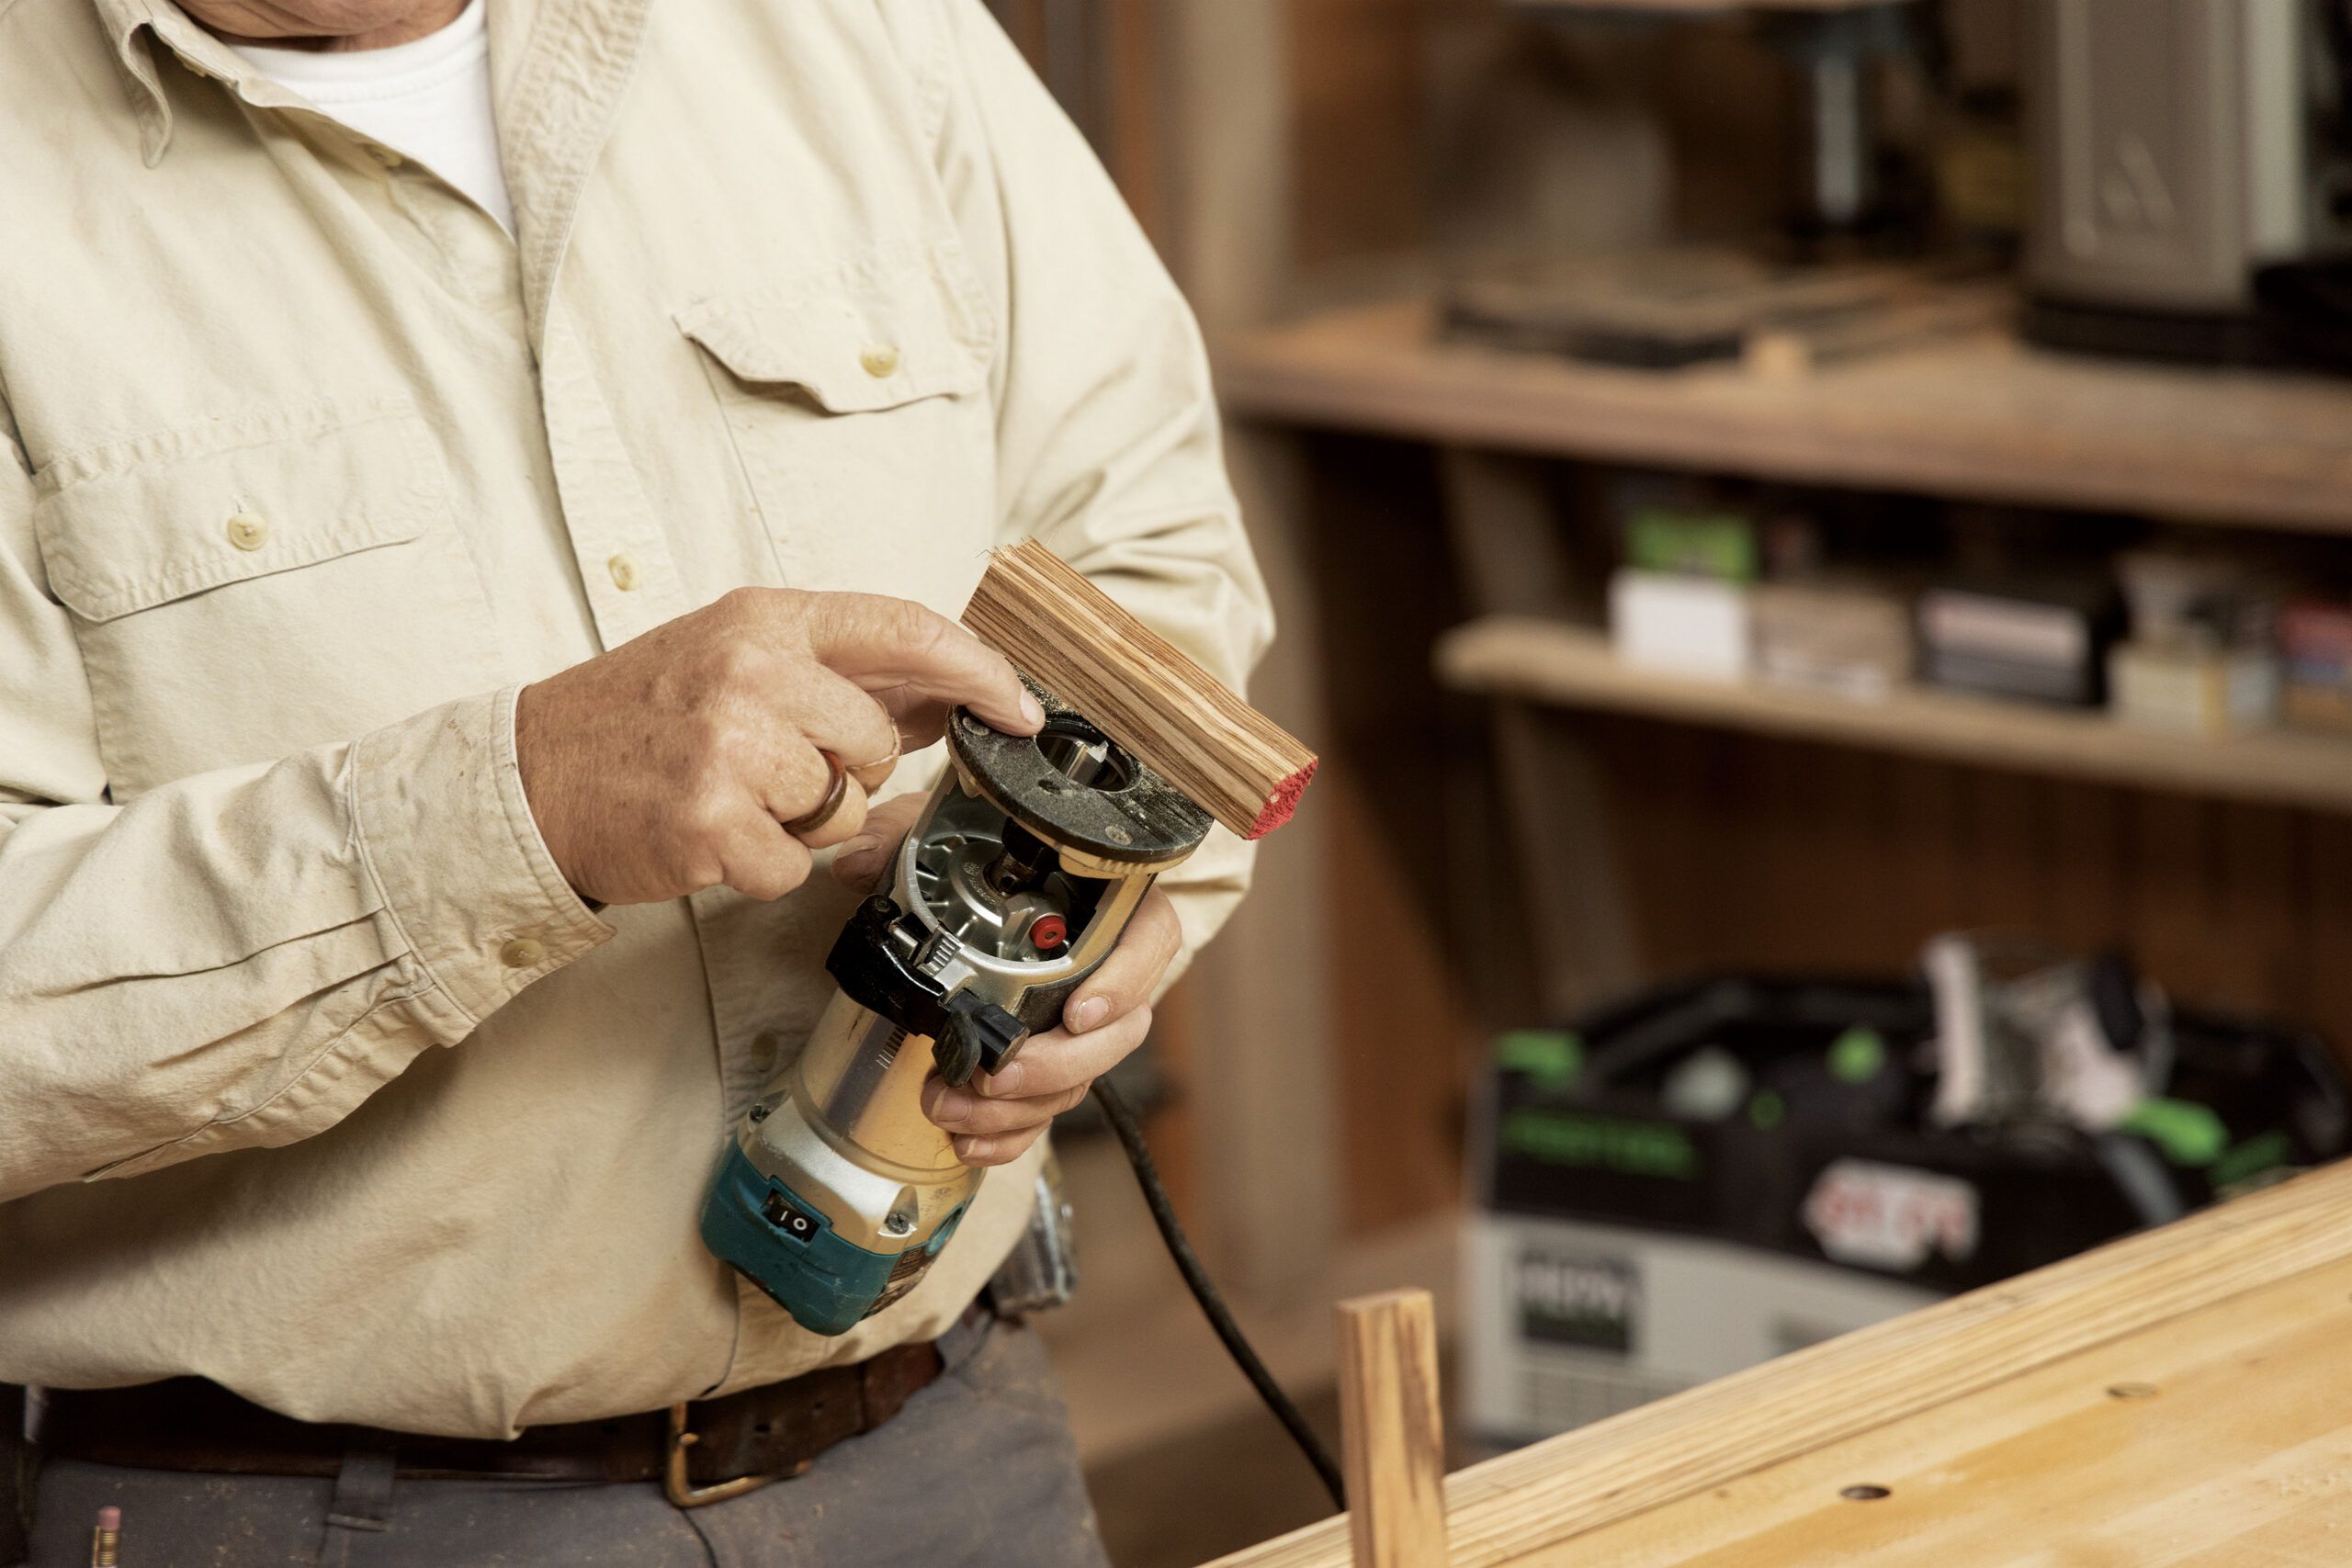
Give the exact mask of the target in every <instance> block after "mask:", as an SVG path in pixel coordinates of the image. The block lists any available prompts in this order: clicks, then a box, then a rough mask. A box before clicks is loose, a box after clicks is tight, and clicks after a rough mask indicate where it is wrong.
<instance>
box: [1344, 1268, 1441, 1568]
mask: <svg viewBox="0 0 2352 1568" xmlns="http://www.w3.org/2000/svg"><path fill="white" fill-rule="evenodd" d="M1339 1319H1340V1325H1339V1326H1340V1427H1341V1434H1340V1436H1341V1445H1342V1446H1341V1460H1340V1462H1341V1465H1342V1467H1343V1468H1344V1469H1345V1471H1346V1472H1347V1483H1348V1516H1347V1517H1348V1531H1349V1539H1350V1540H1351V1544H1352V1548H1353V1551H1354V1563H1355V1568H1442V1565H1443V1564H1444V1562H1445V1561H1446V1549H1445V1489H1444V1483H1445V1431H1444V1425H1443V1421H1442V1417H1441V1416H1440V1415H1439V1410H1438V1388H1437V1383H1438V1373H1437V1312H1436V1309H1435V1307H1434V1305H1433V1304H1432V1303H1431V1301H1430V1293H1429V1292H1427V1291H1421V1290H1403V1291H1388V1292H1383V1293H1381V1294H1379V1295H1376V1296H1359V1297H1357V1298H1356V1299H1355V1300H1353V1301H1347V1302H1341V1303H1340V1308H1339Z"/></svg>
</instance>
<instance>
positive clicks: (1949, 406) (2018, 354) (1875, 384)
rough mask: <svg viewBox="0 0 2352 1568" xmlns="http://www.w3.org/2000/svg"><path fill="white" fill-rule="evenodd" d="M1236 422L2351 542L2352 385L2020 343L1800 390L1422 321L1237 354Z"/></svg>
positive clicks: (1953, 350)
mask: <svg viewBox="0 0 2352 1568" xmlns="http://www.w3.org/2000/svg"><path fill="white" fill-rule="evenodd" d="M1216 368H1217V384H1218V389H1219V391H1220V393H1221V395H1222V397H1223V399H1224V402H1225V406H1226V409H1227V412H1229V413H1231V414H1233V415H1236V416H1238V417H1244V418H1255V419H1261V420H1271V421H1280V422H1283V423H1293V424H1303V425H1310V426H1321V427H1326V428H1332V429H1341V430H1352V431H1360V432H1366V433H1371V434H1383V435H1389V436H1395V437H1398V438H1401V439H1408V440H1419V441H1430V442H1437V443H1441V444H1443V445H1448V446H1465V447H1474V448H1487V449H1492V450H1502V451H1518V452H1528V453H1535V454H1542V455H1545V456H1551V457H1576V458H1582V459H1586V460H1590V461H1600V462H1613V463H1627V464H1634V465H1643V466H1653V467H1658V468H1683V469H1694V470H1699V471H1703V472H1716V473H1727V474H1740V475H1748V476H1754V477H1758V478H1765V479H1782V480H1788V481H1792V482H1796V483H1802V484H1810V485H1819V484H1830V485H1842V486H1850V487H1858V488H1871V489H1883V490H1895V491H1913V492H1917V493H1924V494H1932V495H1942V496H1948V497H1957V498H1962V499H1968V500H1977V501H1991V502H2007V503H2011V504H2021V505H2034V506H2051V507H2075V508H2085V509H2092V510H2099V511H2113V512H2128V513H2145V514H2148V515H2151V516H2159V517H2167V518H2177V519H2183V520H2187V521H2190V522H2199V523H2210V524H2224V525H2227V524H2235V525H2261V526H2268V527H2276V528H2283V529H2293V530H2299V531H2310V532H2317V533H2331V534H2335V533H2347V532H2352V382H2345V381H2340V380H2331V379H2326V378H2320V377H2316V376H2305V375H2294V374H2286V373H2281V372H2275V371H2252V370H2204V369H2189V368H2177V367H2165V366H2154V365H2144V364H2133V363H2125V362H2121V361H2109V360H2103V359H2097V358H2091V357H2086V356H2082V355H2064V354H2056V353H2051V352H2046V351H2042V350H2038V349H2034V348H2031V347H2029V346H2027V345H2025V344H2020V343H2019V342H2018V340H2017V339H2016V337H2015V336H2014V334H2013V333H2010V332H2008V331H2007V329H2006V328H2005V327H1996V328H1977V329H1973V330H1970V331H1966V332H1962V333H1952V334H1951V335H1945V336H1932V337H1928V338H1926V339H1923V340H1921V341H1918V342H1915V343H1911V344H1905V345H1902V346H1896V347H1888V348H1885V349H1883V350H1881V351H1878V352H1874V353H1871V354H1868V355H1860V356H1858V357H1855V358H1851V359H1848V360H1844V361H1837V362H1832V363H1830V364H1827V365H1825V366H1822V367H1818V368H1815V369H1814V370H1812V371H1810V372H1807V373H1804V374H1798V375H1792V376H1766V375H1758V374H1756V373H1753V372H1751V371H1749V370H1747V369H1746V368H1744V367H1741V366H1739V365H1736V364H1726V365H1722V366H1711V367H1694V368H1690V369H1684V370H1679V371H1668V372H1659V371H1653V370H1630V369H1619V368H1614V367H1606V366H1597V365H1587V364H1579V363H1577V362H1574V361H1571V360H1567V359H1565V358H1558V357H1553V356H1548V355H1532V354H1525V353H1519V352H1513V351H1510V350H1506V349H1498V348H1491V347H1483V346H1479V345H1476V344H1465V343H1456V342H1450V341H1447V340H1445V339H1444V338H1443V337H1442V336H1441V334H1440V333H1439V332H1438V329H1437V314H1436V310H1435V309H1434V307H1433V306H1432V305H1431V304H1430V302H1429V301H1427V300H1426V299H1392V300H1388V301H1385V302H1382V303H1378V304H1373V305H1366V306H1356V307H1351V308H1349V309H1345V310H1329V311H1325V312H1321V313H1317V314H1315V315H1312V316H1309V317H1306V318H1305V319H1303V320H1300V321H1293V322H1289V323H1285V324H1282V325H1277V326H1272V327H1266V328H1260V329H1256V330H1253V331H1249V332H1242V333H1235V334H1232V335H1230V336H1228V337H1227V338H1225V339H1223V340H1222V341H1221V342H1220V343H1219V344H1218V345H1217V351H1216Z"/></svg>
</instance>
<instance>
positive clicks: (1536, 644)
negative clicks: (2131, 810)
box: [1437, 616, 2352, 811]
mask: <svg viewBox="0 0 2352 1568" xmlns="http://www.w3.org/2000/svg"><path fill="white" fill-rule="evenodd" d="M1437 658H1438V665H1439V669H1440V671H1441V672H1442V674H1443V675H1444V676H1445V678H1446V680H1447V681H1448V682H1449V683H1450V684H1453V685H1454V686H1456V687H1459V688H1460V689H1462V690H1464V691H1471V692H1481V693H1487V694H1492V695H1497V696H1507V697H1516V698H1521V699H1524V700H1531V701H1544V702H1553V703H1558V704H1562V705H1567V706H1572V707H1592V708H1602V709H1608V710H1611V711H1616V712H1623V713H1636V714H1646V715H1650V716H1657V717H1662V718H1670V719H1679V720H1681V721H1684V722H1688V723H1698V724H1713V725H1722V726H1726V727H1728V728H1735V729H1747V730H1754V731H1757V732H1759V733H1762V734H1767V735H1783V736H1793V737H1798V738H1802V739H1817V740H1831V741H1837V742H1839V743H1841V744H1845V745H1849V746H1864V747H1875V748H1879V749H1882V750H1893V751H1902V752H1908V753H1910V754H1912V755H1915V756H1923V757H1939V758H1945V759H1949V760H1951V761H1964V762H1971V763H1974V764H1976V765H1978V766H1980V767H2011V768H2018V769H2022V770H2025V771H2027V772H2031V773H2051V774H2055V775H2058V776H2060V777H2070V778H2086V779H2098V780H2104V781H2106V782H2109V783H2113V784H2138V785H2141V786H2143V787H2145V788H2153V789H2169V790H2178V791H2183V792H2186V793H2188V794H2191V795H2212V796H2218V797H2222V798H2225V799H2238V800H2256V801H2268V802H2274V803H2278V804H2285V805H2302V806H2313V807H2324V808H2325V809H2328V810H2334V811H2343V810H2347V809H2352V744H2347V743H2346V741H2345V740H2343V739H2341V738H2339V737H2335V736H2329V735H2318V734H2309V733H2304V732H2301V731H2297V730H2287V729H2280V730H2272V731H2267V732H2264V733H2259V734H2251V735H2243V736H2233V737H2230V738H2227V739H2211V740H2208V739H2198V738H2195V737H2190V736H2175V735H2165V734H2159V733H2156V732H2154V731H2150V730H2142V729H2133V728H2127V727H2126V726H2123V725H2120V724H2118V723H2116V722H2115V721H2114V720H2112V719H2110V718H2109V717H2107V716H2105V715H2104V714H2099V713H2093V712H2086V711H2074V710H2065V709H2056V708H2038V707H2033V706H2030V705H2026V704H2022V703H2002V702H1996V701H1991V700H1987V699H1984V698H1978V697H1970V696H1965V695H1962V694H1955V693H1947V692H1939V691H1934V690H1932V689H1928V688H1913V689H1907V690H1905V691H1902V692H1899V693H1897V694H1894V695H1893V696H1890V697H1888V698H1887V699H1886V700H1884V701H1883V702H1875V703H1865V702H1856V701H1849V700H1848V699H1845V698H1840V697H1836V696H1829V695H1825V694H1818V693H1813V692H1806V691H1802V690H1797V689H1794V688H1790V687H1782V686H1774V685H1769V684H1766V683H1764V682H1755V681H1744V682H1727V681H1711V680H1703V679H1694V678H1692V677H1690V676H1684V675H1676V674H1668V673H1662V672H1658V671H1648V670H1642V669H1637V668H1635V667H1634V666H1631V665H1628V664H1626V663H1624V662H1623V661H1622V660H1619V659H1618V658H1617V657H1616V655H1615V654H1614V653H1613V652H1612V651H1611V649H1610V647H1609V643H1608V640H1607V638H1605V637H1602V636H1601V635H1600V634H1599V633H1597V632H1592V631H1588V630H1585V629H1583V628H1580V627H1577V626H1567V625H1565V624H1559V623H1554V622H1548V621H1542V620H1535V619H1526V618H1519V617H1511V616H1494V617H1490V618H1487V619H1485V620H1481V621H1476V622H1473V623H1471V624H1470V625H1468V626H1462V627H1459V628H1457V629H1456V630H1454V631H1453V632H1450V633H1448V634H1447V635H1446V636H1445V637H1443V638H1442V640H1441V641H1440V643H1439V646H1438V650H1437Z"/></svg>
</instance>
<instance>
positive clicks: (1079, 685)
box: [964, 539, 1316, 839]
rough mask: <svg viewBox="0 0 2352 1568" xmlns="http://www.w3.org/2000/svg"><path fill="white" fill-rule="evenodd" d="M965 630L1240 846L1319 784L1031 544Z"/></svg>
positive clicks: (1228, 697)
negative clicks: (1224, 829)
mask: <svg viewBox="0 0 2352 1568" xmlns="http://www.w3.org/2000/svg"><path fill="white" fill-rule="evenodd" d="M964 624H965V625H966V626H969V627H971V629H972V631H973V633H974V634H975V635H976V636H978V637H979V639H980V640H981V641H982V642H985V643H987V644H988V645H989V647H991V648H993V649H996V650H997V651H998V652H1000V653H1001V654H1003V655H1004V656H1005V657H1006V658H1007V659H1010V660H1012V662H1013V664H1014V666H1015V667H1016V668H1018V669H1020V670H1023V671H1026V672H1027V673H1029V674H1031V675H1034V676H1035V677H1036V678H1037V679H1038V680H1039V681H1042V682H1045V684H1046V689H1047V690H1049V691H1051V692H1052V693H1053V694H1054V695H1056V696H1057V697H1059V698H1060V699H1061V700H1062V701H1064V702H1066V703H1068V704H1069V705H1071V706H1072V707H1074V708H1076V709H1077V710H1078V711H1079V712H1080V713H1082V714H1084V715H1085V716H1087V718H1088V719H1089V720H1091V722H1092V723H1093V724H1094V725H1095V726H1096V727H1097V728H1100V729H1101V730H1102V731H1103V734H1105V735H1108V736H1109V737H1110V738H1111V739H1114V740H1115V741H1117V742H1118V743H1119V744H1120V745H1122V746H1124V747H1125V748H1126V749H1127V750H1130V751H1132V752H1134V753H1135V754H1136V756H1137V757H1139V758H1141V759H1142V760H1143V761H1144V762H1145V763H1146V764H1147V765H1148V766H1149V767H1150V768H1151V769H1152V770H1153V771H1155V772H1156V773H1159V775H1160V776H1161V777H1163V778H1165V779H1167V780H1168V782H1169V783H1170V784H1174V785H1175V786H1176V787H1177V788H1178V789H1180V790H1182V791H1183V792H1184V794H1185V795H1187V796H1189V797H1190V798H1191V799H1192V801H1193V804H1194V805H1196V806H1198V807H1201V809H1203V810H1204V811H1206V812H1207V813H1208V814H1209V815H1210V816H1212V817H1214V818H1216V819H1217V820H1218V821H1219V822H1222V823H1223V824H1225V826H1227V828H1230V829H1233V831H1235V832H1236V833H1238V834H1240V835H1241V836H1242V837H1243V838H1245V839H1257V838H1262V837H1264V836H1265V835H1266V834H1268V833H1270V832H1272V831H1273V830H1274V829H1276V828H1279V827H1281V826H1282V825H1283V823H1284V822H1287V821H1289V820H1290V817H1291V813H1292V812H1293V811H1295V810H1296V809H1297V807H1298V797H1299V796H1300V795H1303V794H1305V793H1306V785H1307V782H1308V781H1309V780H1311V779H1312V778H1313V777H1314V776H1315V762H1316V758H1315V753H1314V752H1312V751H1310V750H1307V749H1306V747H1305V746H1304V745H1302V744H1300V742H1299V741H1298V739H1297V738H1296V737H1295V736H1293V735H1291V734H1290V733H1289V732H1288V731H1286V730H1284V729H1283V728H1282V727H1281V726H1280V725H1278V724H1276V723H1275V722H1274V721H1273V720H1272V719H1270V718H1268V717H1267V716H1265V715H1264V714H1261V713H1260V712H1259V711H1258V710H1257V709H1256V708H1253V707H1251V706H1250V705H1249V704H1248V703H1246V702H1244V701H1242V700H1241V698H1240V697H1238V696H1237V695H1236V694H1234V693H1233V691H1232V690H1231V688H1229V687H1227V685H1226V684H1225V683H1224V682H1221V681H1219V680H1218V679H1217V678H1216V676H1214V675H1212V674H1210V673H1209V672H1208V671H1205V670H1204V669H1202V668H1201V667H1200V666H1199V665H1198V664H1197V663H1195V662H1193V660H1192V659H1191V658H1190V657H1189V656H1187V655H1186V654H1185V653H1184V651H1183V650H1182V649H1179V648H1178V647H1177V646H1176V645H1175V644H1173V643H1171V642H1170V641H1169V640H1168V639H1167V638H1166V637H1161V636H1160V635H1159V633H1158V632H1155V631H1153V630H1152V629H1151V628H1150V627H1149V626H1145V625H1144V624H1143V623H1142V622H1141V621H1138V620H1136V618H1135V616H1133V615H1129V614H1128V613H1127V612H1126V611H1125V609H1123V608H1121V607H1120V606H1119V604H1117V603H1116V602H1114V600H1113V599H1112V598H1111V596H1110V595H1109V594H1107V593H1105V592H1103V591H1102V590H1101V589H1100V588H1097V587H1095V586H1094V584H1093V583H1091V582H1089V581H1087V580H1086V579H1085V578H1083V577H1081V576H1080V575H1079V573H1078V572H1077V571H1076V570H1074V569H1073V568H1072V567H1071V566H1070V565H1069V562H1067V561H1065V560H1063V559H1062V558H1060V557H1059V556H1057V555H1056V554H1054V552H1053V551H1052V550H1050V549H1047V548H1046V547H1045V546H1044V545H1042V544H1039V543H1038V542H1037V541H1036V540H1035V539H1029V540H1024V541H1023V542H1022V543H1021V544H1018V545H1011V546H1008V547H1005V548H1003V549H1000V550H998V551H997V552H996V553H995V555H994V556H993V557H991V558H990V559H989V570H988V572H987V574H986V575H984V576H983V577H982V578H981V579H980V585H979V586H978V588H976V589H974V590H973V591H972V600H971V603H970V604H967V605H966V606H965V609H964Z"/></svg>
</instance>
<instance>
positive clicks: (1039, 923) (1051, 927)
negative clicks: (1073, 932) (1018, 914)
mask: <svg viewBox="0 0 2352 1568" xmlns="http://www.w3.org/2000/svg"><path fill="white" fill-rule="evenodd" d="M1068 941H1069V921H1068V920H1065V919H1062V918H1061V917H1060V916H1059V915H1040V916H1038V917H1037V919H1035V922H1033V923H1032V924H1031V925H1030V927H1029V945H1030V946H1032V947H1034V948H1035V949H1036V950H1037V951H1038V952H1040V953H1055V952H1058V951H1059V950H1060V948H1061V945H1062V943H1064V942H1068Z"/></svg>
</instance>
